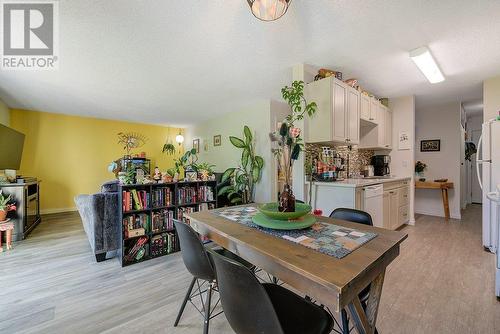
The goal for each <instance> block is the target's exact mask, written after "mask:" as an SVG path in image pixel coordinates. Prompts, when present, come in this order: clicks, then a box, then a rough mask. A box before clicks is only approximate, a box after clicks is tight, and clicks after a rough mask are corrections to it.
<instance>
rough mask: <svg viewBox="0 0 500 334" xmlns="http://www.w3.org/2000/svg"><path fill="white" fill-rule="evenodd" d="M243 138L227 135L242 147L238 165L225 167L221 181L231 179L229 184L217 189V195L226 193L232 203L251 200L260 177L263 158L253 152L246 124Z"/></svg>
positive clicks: (252, 144)
mask: <svg viewBox="0 0 500 334" xmlns="http://www.w3.org/2000/svg"><path fill="white" fill-rule="evenodd" d="M243 135H244V138H243V139H240V138H238V137H233V136H230V137H229V141H230V142H231V144H233V146H235V147H237V148H240V149H242V150H243V151H242V152H241V161H240V164H239V166H238V167H232V168H228V169H226V171H225V172H224V174H222V178H221V182H225V181H226V180H228V179H229V180H231V184H230V185H228V186H224V187H222V188H221V189H220V190H219V195H224V194H226V195H227V198H228V199H229V200H230V201H231V203H233V204H240V203H243V204H246V203H250V202H253V200H254V190H255V185H256V184H257V183H258V182H259V181H260V180H261V178H262V168H264V159H263V158H262V157H261V156H259V155H256V154H255V145H254V138H253V135H252V132H251V131H250V128H249V127H248V126H246V125H245V126H244V127H243Z"/></svg>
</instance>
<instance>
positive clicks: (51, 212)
mask: <svg viewBox="0 0 500 334" xmlns="http://www.w3.org/2000/svg"><path fill="white" fill-rule="evenodd" d="M76 210H77V209H76V207H72V208H56V209H43V210H40V214H42V215H50V214H53V213H62V212H73V211H76Z"/></svg>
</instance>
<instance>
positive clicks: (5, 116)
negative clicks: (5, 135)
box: [0, 100, 10, 126]
mask: <svg viewBox="0 0 500 334" xmlns="http://www.w3.org/2000/svg"><path fill="white" fill-rule="evenodd" d="M0 124H3V125H7V126H9V125H10V110H9V107H8V106H7V105H6V104H5V103H4V102H3V101H2V100H0Z"/></svg>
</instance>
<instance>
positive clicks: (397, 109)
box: [389, 96, 415, 225]
mask: <svg viewBox="0 0 500 334" xmlns="http://www.w3.org/2000/svg"><path fill="white" fill-rule="evenodd" d="M389 108H390V109H391V110H392V147H393V149H392V151H391V153H390V156H391V165H390V167H391V174H393V175H396V176H409V177H411V178H412V182H411V188H410V224H412V225H413V224H414V223H415V215H414V207H415V191H414V190H415V189H414V183H413V176H414V174H415V173H414V171H415V144H414V143H415V140H414V138H415V97H414V96H402V97H398V98H391V99H389ZM401 131H404V132H406V133H408V134H409V136H410V141H411V143H412V146H411V148H410V149H409V150H399V149H398V141H399V134H400V132H401Z"/></svg>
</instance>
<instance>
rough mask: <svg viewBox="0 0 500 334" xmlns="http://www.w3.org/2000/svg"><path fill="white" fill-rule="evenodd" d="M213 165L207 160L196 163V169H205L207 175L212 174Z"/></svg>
mask: <svg viewBox="0 0 500 334" xmlns="http://www.w3.org/2000/svg"><path fill="white" fill-rule="evenodd" d="M214 167H215V165H212V164H209V163H207V162H202V163H200V164H196V170H197V171H198V172H202V171H206V172H207V173H208V175H212V174H213V173H214Z"/></svg>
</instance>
